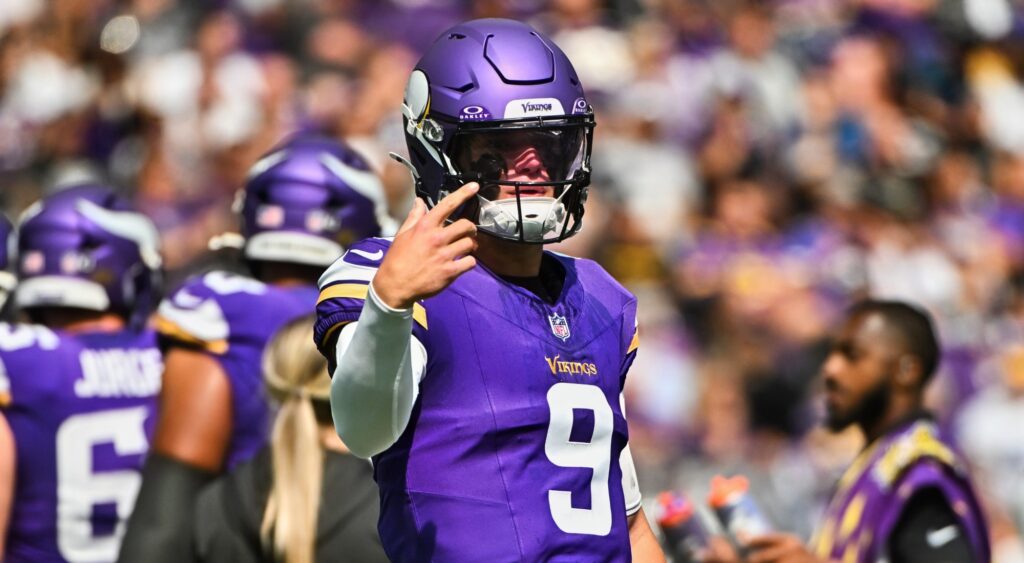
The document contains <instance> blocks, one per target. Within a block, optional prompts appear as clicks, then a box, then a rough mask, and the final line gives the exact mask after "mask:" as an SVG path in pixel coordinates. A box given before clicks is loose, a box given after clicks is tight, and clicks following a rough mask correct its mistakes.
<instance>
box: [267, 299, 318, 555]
mask: <svg viewBox="0 0 1024 563" xmlns="http://www.w3.org/2000/svg"><path fill="white" fill-rule="evenodd" d="M313 321H314V319H313V316H311V315H310V316H303V317H300V318H297V319H295V320H293V321H291V322H289V323H287V324H286V325H284V326H283V327H282V328H281V329H280V330H279V331H278V332H277V334H275V335H274V338H273V339H271V341H270V344H269V345H268V346H267V349H266V351H265V352H264V354H263V379H264V382H265V383H266V386H267V391H268V392H269V393H270V395H271V396H272V397H274V398H275V399H277V400H278V401H279V402H280V404H281V407H280V410H278V413H277V419H276V420H275V421H274V429H273V432H272V433H271V438H270V451H271V459H272V463H273V476H274V477H273V485H272V486H271V489H270V498H269V499H268V500H267V508H266V511H265V512H264V513H263V523H262V524H261V525H260V539H261V541H262V542H263V545H264V546H268V545H271V546H273V550H274V556H275V557H276V558H277V559H279V560H284V561H286V562H287V563H312V561H313V560H314V552H315V546H316V528H317V512H318V511H319V509H320V486H321V484H322V481H323V447H322V446H321V445H320V436H319V426H318V424H317V419H316V414H315V412H314V409H313V403H312V401H313V400H314V399H316V400H323V401H326V400H329V397H330V389H331V380H330V377H329V376H328V374H327V361H326V360H324V358H323V357H322V356H321V355H320V354H319V353H317V351H316V349H315V348H314V346H313Z"/></svg>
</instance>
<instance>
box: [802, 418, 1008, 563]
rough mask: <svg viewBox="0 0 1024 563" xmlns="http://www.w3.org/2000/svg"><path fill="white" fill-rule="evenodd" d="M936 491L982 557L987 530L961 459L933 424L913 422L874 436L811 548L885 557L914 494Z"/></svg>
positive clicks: (822, 553)
mask: <svg viewBox="0 0 1024 563" xmlns="http://www.w3.org/2000/svg"><path fill="white" fill-rule="evenodd" d="M926 489H935V490H938V491H939V492H940V493H942V495H943V496H944V497H945V498H946V500H947V501H948V502H949V504H950V506H951V507H952V508H953V512H955V513H956V514H957V516H958V517H959V519H960V524H961V525H962V526H963V529H964V531H965V533H966V534H967V536H968V539H969V540H970V543H971V547H972V550H973V551H974V556H975V561H988V560H989V556H990V552H989V544H988V529H987V527H986V526H985V520H984V517H983V513H982V509H981V506H980V505H979V503H978V499H977V497H976V496H975V494H974V490H973V488H972V487H971V484H970V480H969V479H968V476H967V473H966V470H965V467H964V464H963V461H962V460H961V459H960V458H959V457H958V456H957V454H956V453H955V452H954V451H953V449H952V448H950V447H949V446H948V445H947V444H946V442H945V441H944V440H943V439H942V437H941V436H940V435H939V432H938V429H937V427H936V426H935V424H934V423H932V422H930V421H927V420H917V421H915V422H912V423H910V424H905V425H903V426H902V427H901V428H899V429H898V430H896V431H894V432H891V433H889V434H887V435H885V436H882V437H881V438H879V439H877V440H875V442H874V443H873V444H871V445H870V446H868V447H867V448H866V449H865V450H864V451H863V452H862V453H861V454H860V455H859V456H858V457H857V459H856V460H854V462H853V464H852V465H851V466H850V468H849V469H848V470H847V471H846V474H845V475H843V477H842V479H840V481H839V485H838V488H837V490H836V492H835V494H834V495H833V496H832V501H831V502H830V503H829V506H828V509H827V510H826V511H825V520H824V523H823V524H822V525H821V527H820V528H819V529H818V532H817V533H816V534H815V538H814V541H813V542H812V546H813V549H814V552H815V553H816V554H817V555H818V556H819V557H821V558H822V559H828V560H830V561H833V560H834V561H851V562H865V563H867V562H872V561H881V560H885V559H887V558H888V557H887V543H888V541H889V535H890V534H891V533H892V531H893V529H894V528H895V527H896V524H897V523H898V522H899V518H900V516H901V514H902V513H903V508H904V506H906V504H907V502H908V501H909V500H910V499H911V498H912V497H913V496H914V494H915V493H917V492H919V491H923V490H926Z"/></svg>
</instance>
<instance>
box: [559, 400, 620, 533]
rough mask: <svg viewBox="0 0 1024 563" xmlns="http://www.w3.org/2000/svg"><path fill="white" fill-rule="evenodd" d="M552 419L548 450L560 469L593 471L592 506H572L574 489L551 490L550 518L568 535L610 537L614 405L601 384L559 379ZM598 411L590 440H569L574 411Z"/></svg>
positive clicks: (591, 484) (595, 413) (591, 483)
mask: <svg viewBox="0 0 1024 563" xmlns="http://www.w3.org/2000/svg"><path fill="white" fill-rule="evenodd" d="M548 408H549V409H550V410H551V423H550V425H549V426H548V435H547V439H546V440H545V441H544V453H545V454H547V456H548V459H549V460H550V461H551V463H553V464H555V465H557V466H559V467H587V468H590V469H593V474H592V477H591V478H590V508H573V506H572V491H560V490H555V489H553V490H550V491H548V506H549V507H550V508H551V517H552V518H553V519H554V521H555V524H556V525H557V526H558V528H559V529H560V530H562V531H563V532H566V533H569V534H590V535H595V536H606V535H608V533H609V532H611V529H612V507H611V498H610V491H609V489H608V477H609V470H610V467H611V453H612V425H613V415H612V409H611V407H610V406H609V405H608V400H607V399H605V396H604V393H603V392H602V391H601V389H600V388H599V387H595V386H593V385H582V384H579V383H565V382H560V383H556V384H554V385H553V386H551V389H549V390H548ZM574 409H578V410H586V411H591V412H593V413H594V434H593V437H592V438H591V439H590V441H589V442H573V441H571V440H570V435H571V432H572V425H573V410H574Z"/></svg>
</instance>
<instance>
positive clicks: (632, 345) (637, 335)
mask: <svg viewBox="0 0 1024 563" xmlns="http://www.w3.org/2000/svg"><path fill="white" fill-rule="evenodd" d="M639 347H640V329H636V332H634V333H633V340H631V341H630V343H629V350H626V353H627V354H632V353H633V350H636V349H637V348H639Z"/></svg>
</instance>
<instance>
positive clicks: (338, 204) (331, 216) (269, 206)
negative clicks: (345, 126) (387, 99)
mask: <svg viewBox="0 0 1024 563" xmlns="http://www.w3.org/2000/svg"><path fill="white" fill-rule="evenodd" d="M236 212H238V213H239V215H240V218H241V226H242V232H241V234H242V236H243V237H244V238H245V244H244V247H243V255H244V257H245V259H246V261H247V263H248V265H249V267H250V269H251V270H252V273H253V276H252V277H248V276H241V275H237V274H230V273H228V272H224V271H212V272H208V273H205V274H202V275H197V276H195V277H193V278H191V279H189V280H188V281H186V282H185V284H184V285H183V286H182V287H181V288H180V289H178V290H177V291H175V292H174V293H173V294H172V295H170V296H169V297H168V298H167V299H165V300H164V302H163V303H162V304H161V305H160V308H159V311H158V314H157V328H158V331H159V333H160V337H161V343H162V345H163V346H165V347H166V369H165V371H164V384H163V390H162V391H161V416H160V421H159V424H158V425H157V429H156V436H155V437H154V440H153V454H152V455H150V456H149V458H148V459H147V461H146V466H145V468H144V471H143V474H144V477H145V479H144V481H143V487H142V491H141V492H140V494H139V502H138V507H137V509H136V511H135V513H134V514H133V516H132V519H131V522H130V523H129V526H128V533H127V535H126V538H125V542H124V546H123V549H122V552H121V556H120V559H121V560H122V561H130V562H135V561H147V562H157V561H182V560H185V559H186V558H187V557H189V555H190V550H191V529H192V523H191V520H190V515H191V514H192V513H193V504H194V502H195V498H196V496H197V495H198V493H199V490H200V489H201V488H202V486H203V485H204V484H205V483H206V482H208V481H209V480H211V479H212V478H213V477H215V476H216V475H217V474H219V473H221V472H223V471H226V470H228V469H231V468H232V467H234V466H235V465H237V464H238V463H240V462H243V461H246V460H248V459H250V458H252V457H253V456H254V455H255V454H256V453H257V452H258V451H259V450H260V449H261V448H263V446H265V445H266V442H267V438H268V433H269V430H270V429H269V410H268V405H267V402H266V397H265V396H264V391H263V381H262V375H261V374H262V371H261V361H262V357H263V349H264V347H265V346H266V344H267V342H268V341H269V340H270V337H271V336H272V335H273V334H274V332H276V331H277V329H278V328H280V327H281V326H282V325H284V324H285V323H287V322H288V321H289V320H291V319H294V318H296V317H299V316H302V315H305V314H308V313H310V312H311V311H312V310H313V307H314V306H315V303H316V297H317V289H316V285H315V281H316V279H317V276H318V275H319V274H320V273H321V272H322V271H323V268H324V267H325V266H327V265H329V264H330V263H331V262H333V261H334V260H335V259H337V257H338V256H340V255H341V254H342V253H343V252H344V250H345V247H346V246H348V245H349V244H351V243H352V242H354V241H357V240H359V239H362V238H365V237H369V236H377V235H380V234H381V229H382V227H383V228H390V229H391V231H392V232H393V230H394V228H393V226H391V225H389V222H390V221H391V220H390V219H389V218H388V216H387V212H386V205H385V200H384V191H383V188H382V186H381V183H380V180H379V179H378V177H377V175H376V174H375V173H374V172H373V171H372V170H371V169H370V168H369V166H368V165H367V163H366V161H365V160H364V159H363V158H362V157H361V156H360V155H359V154H358V153H356V152H355V151H354V150H352V149H351V148H349V147H347V146H344V145H341V144H339V143H337V142H335V141H331V140H328V139H326V138H321V137H296V138H293V139H291V140H290V141H288V142H286V143H284V144H282V145H281V146H279V147H277V148H275V149H273V150H271V151H270V153H268V154H267V155H266V156H264V157H263V158H261V159H260V160H259V161H258V162H257V163H256V164H255V165H253V167H252V170H251V171H250V175H249V179H248V181H247V182H246V185H245V188H244V190H242V191H241V193H240V194H239V198H238V200H237V201H236Z"/></svg>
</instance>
